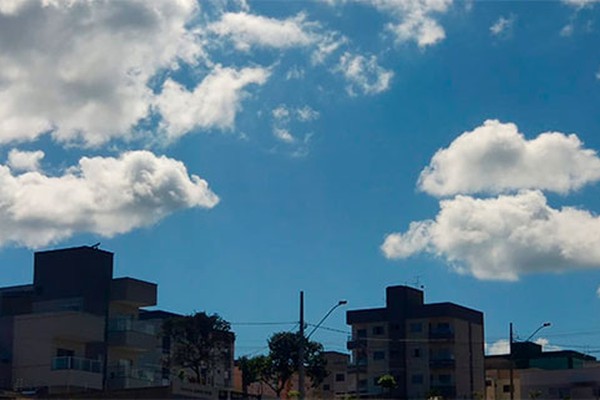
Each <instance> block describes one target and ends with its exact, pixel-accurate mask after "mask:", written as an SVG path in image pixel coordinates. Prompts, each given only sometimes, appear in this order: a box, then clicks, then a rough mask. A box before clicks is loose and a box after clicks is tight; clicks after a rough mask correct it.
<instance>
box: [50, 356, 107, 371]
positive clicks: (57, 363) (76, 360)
mask: <svg viewBox="0 0 600 400" xmlns="http://www.w3.org/2000/svg"><path fill="white" fill-rule="evenodd" d="M68 369H70V370H77V371H87V372H93V373H98V374H99V373H102V362H100V361H98V360H92V359H90V358H82V357H69V356H66V357H54V358H53V359H52V370H53V371H60V370H68Z"/></svg>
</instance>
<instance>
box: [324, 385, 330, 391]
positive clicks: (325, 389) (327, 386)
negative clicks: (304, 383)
mask: <svg viewBox="0 0 600 400" xmlns="http://www.w3.org/2000/svg"><path fill="white" fill-rule="evenodd" d="M323 390H324V391H326V392H329V391H330V390H331V386H329V385H323Z"/></svg>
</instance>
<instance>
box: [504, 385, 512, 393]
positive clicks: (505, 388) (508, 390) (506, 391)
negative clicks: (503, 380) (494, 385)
mask: <svg viewBox="0 0 600 400" xmlns="http://www.w3.org/2000/svg"><path fill="white" fill-rule="evenodd" d="M502 391H503V392H504V393H510V385H504V386H502Z"/></svg>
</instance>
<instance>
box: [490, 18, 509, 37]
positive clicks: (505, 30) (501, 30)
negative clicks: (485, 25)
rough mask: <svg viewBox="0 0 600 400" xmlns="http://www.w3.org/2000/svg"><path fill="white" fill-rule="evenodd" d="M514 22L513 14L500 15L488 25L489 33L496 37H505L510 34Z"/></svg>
mask: <svg viewBox="0 0 600 400" xmlns="http://www.w3.org/2000/svg"><path fill="white" fill-rule="evenodd" d="M514 23H515V16H514V15H511V16H510V17H508V18H505V17H500V18H498V20H497V21H496V22H495V23H494V24H493V25H492V26H491V27H490V33H491V34H492V35H493V36H496V37H507V36H509V35H510V34H511V32H512V29H513V26H514Z"/></svg>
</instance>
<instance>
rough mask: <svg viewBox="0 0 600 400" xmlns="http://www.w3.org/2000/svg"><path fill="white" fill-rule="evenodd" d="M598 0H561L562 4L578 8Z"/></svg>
mask: <svg viewBox="0 0 600 400" xmlns="http://www.w3.org/2000/svg"><path fill="white" fill-rule="evenodd" d="M599 1H600V0H562V2H563V3H564V4H566V5H568V6H571V7H575V8H578V9H579V8H584V7H588V6H591V5H593V4H594V3H598V2H599Z"/></svg>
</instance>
